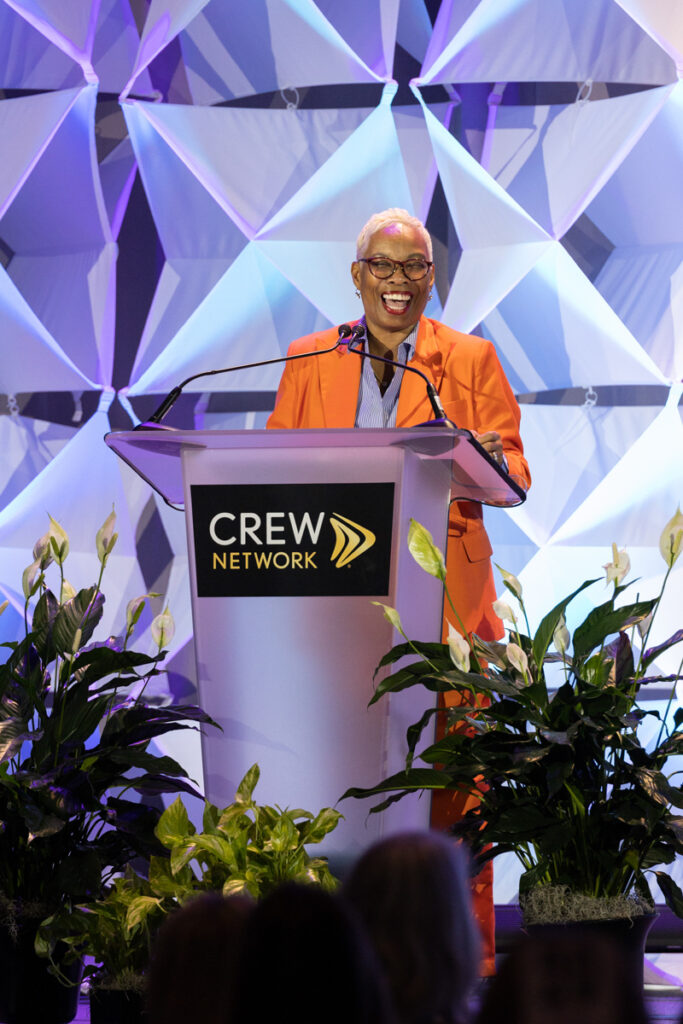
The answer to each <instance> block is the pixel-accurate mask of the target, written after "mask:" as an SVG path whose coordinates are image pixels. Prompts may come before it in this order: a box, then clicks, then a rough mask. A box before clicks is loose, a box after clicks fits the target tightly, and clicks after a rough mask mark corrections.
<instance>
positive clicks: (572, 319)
mask: <svg viewBox="0 0 683 1024" xmlns="http://www.w3.org/2000/svg"><path fill="white" fill-rule="evenodd" d="M682 67H683V14H682V13H681V9H680V7H679V6H677V5H675V4H672V3H671V0H444V2H443V3H441V4H440V5H439V4H438V3H434V2H429V0H400V2H399V0H345V2H344V3H339V2H334V0H318V2H317V3H314V2H313V0H247V2H240V3H237V2H234V0H74V2H73V3H68V4H65V3H64V2H63V0H0V90H2V91H1V92H0V139H1V140H2V142H1V143H0V152H1V154H2V158H1V159H0V413H1V414H2V415H0V508H1V509H2V511H1V512H0V566H1V571H0V601H2V600H3V599H4V598H8V599H9V602H10V607H9V608H8V610H7V611H6V613H5V614H4V616H3V617H2V618H1V619H0V639H7V638H8V637H15V636H17V635H18V634H19V632H20V630H21V628H22V607H23V598H22V594H21V574H22V571H23V569H24V568H25V566H26V565H27V564H28V563H29V562H30V561H31V560H32V556H31V548H32V545H33V542H34V541H35V539H36V538H37V537H38V536H39V535H41V534H42V533H44V532H45V530H46V527H47V513H48V512H49V513H51V514H52V515H53V516H55V517H56V518H57V519H58V520H59V521H60V522H61V523H62V524H63V525H64V526H65V527H66V529H67V530H68V531H69V533H70V535H71V540H72V552H73V553H72V555H71V556H70V559H69V562H68V575H69V578H70V579H71V580H72V581H73V582H74V583H75V584H78V585H85V584H86V583H87V582H90V581H91V580H92V579H93V577H94V575H95V572H96V567H95V565H94V557H93V549H94V535H95V531H96V529H97V527H98V526H99V524H100V523H101V522H102V520H103V519H104V518H105V517H106V515H107V514H108V513H109V511H110V510H111V507H112V504H114V505H115V507H116V512H117V515H118V529H119V534H120V537H119V542H118V545H117V548H116V550H115V553H114V556H113V557H112V560H111V565H110V567H109V569H108V572H107V575H106V577H105V586H104V589H105V592H106V594H107V606H106V613H105V618H106V623H105V628H106V629H107V630H110V631H116V630H118V629H120V627H121V622H122V616H123V615H124V612H125V605H126V602H127V600H128V599H129V598H131V597H133V596H135V595H137V594H141V593H144V592H147V591H157V592H159V593H160V595H161V596H160V597H159V598H157V599H155V601H154V602H153V603H154V605H155V610H157V609H158V608H159V607H161V606H162V605H166V604H167V603H168V604H169V605H170V608H171V610H172V612H173V615H174V616H175V619H176V623H177V631H176V634H175V638H174V641H173V644H172V657H171V661H170V671H169V673H168V675H167V676H165V677H164V678H163V680H162V681H160V683H159V686H158V692H159V695H160V696H166V697H168V698H170V699H174V700H180V699H186V698H187V697H190V696H191V695H192V694H193V692H194V688H195V682H194V665H193V656H192V628H191V622H190V610H189V598H188V577H187V564H186V554H185V537H184V527H183V519H182V515H181V514H179V513H177V512H174V511H173V510H171V509H169V508H167V507H165V506H164V505H163V503H161V502H160V501H159V500H158V499H157V498H156V497H155V496H154V495H153V494H151V493H150V491H149V490H148V489H147V488H146V487H145V486H144V485H143V484H142V483H141V482H140V481H138V480H137V479H136V478H135V477H134V475H133V474H132V473H131V472H130V471H128V470H127V469H126V468H125V467H123V466H122V465H121V464H119V463H118V462H117V461H116V459H115V457H114V456H113V455H112V454H111V453H109V452H108V451H107V450H106V449H105V448H104V446H103V443H102V436H103V434H104V433H105V432H106V431H107V430H108V429H109V428H110V426H114V427H127V426H130V425H131V424H133V423H136V422H137V421H138V420H139V419H140V418H144V417H145V415H146V414H149V412H150V411H151V409H152V408H153V407H154V406H155V405H156V403H157V401H158V399H159V396H160V395H162V394H163V393H165V392H166V391H168V390H169V389H170V388H171V387H172V386H173V385H174V384H176V383H177V382H178V381H179V380H180V379H181V378H184V377H185V376H187V375H189V374H191V373H194V372H195V371H199V370H203V369H210V368H212V367H216V366H223V365H230V364H231V363H240V362H244V361H247V360H256V359H267V358H269V357H273V356H277V355H278V354H281V353H284V352H285V350H286V347H287V345H288V343H289V341H290V340H291V339H292V338H294V337H296V336H298V335H300V334H304V333H307V332H310V331H313V330H316V329H317V328H324V327H326V326H328V325H329V324H332V323H337V322H340V321H345V320H350V319H352V318H354V317H356V316H358V315H359V314H360V312H361V309H360V305H359V303H358V300H357V299H356V298H355V297H354V291H353V287H352V284H351V279H350V276H349V264H350V262H351V260H352V258H353V254H354V240H355V237H356V234H357V232H358V230H359V228H360V227H361V225H362V224H363V223H364V221H365V220H366V218H367V217H368V216H369V215H370V214H372V213H373V212H375V211H377V210H380V209H383V208H385V207H388V206H403V207H406V208H407V209H409V210H411V211H413V212H414V213H415V214H417V215H418V216H419V217H421V218H423V219H424V220H425V221H426V223H427V225H428V227H429V228H430V230H431V232H432V234H433V236H434V240H435V259H436V261H437V287H436V288H435V289H434V296H433V299H432V301H431V302H430V305H429V307H428V310H427V312H428V314H429V315H430V316H434V317H437V318H439V319H441V320H444V321H445V322H446V323H448V324H450V325H452V326H453V327H456V328H459V329H461V330H465V331H474V332H476V333H479V334H481V335H483V336H486V337H489V338H492V339H493V341H494V342H495V344H496V346H497V349H498V352H499V354H500V357H501V360H502V362H503V365H504V366H505V369H506V371H507V373H508V376H509V378H510V381H511V382H512V385H513V387H514V389H515V391H516V392H517V394H518V395H519V399H520V402H521V403H522V409H523V419H522V431H523V436H524V441H525V445H526V448H527V452H528V456H529V462H530V464H531V467H532V473H533V476H534V480H535V485H534V488H533V490H532V492H531V494H530V497H529V500H528V502H527V503H526V505H525V506H524V507H523V508H521V509H519V510H516V511H512V512H504V511H498V512H491V513H490V514H489V515H488V519H487V522H488V526H489V531H490V533H491V536H492V539H493V542H494V547H495V552H496V555H495V557H496V561H497V562H499V563H500V564H502V565H503V566H505V567H506V568H507V569H509V570H511V571H513V572H516V573H517V574H518V575H519V576H520V578H521V580H522V582H523V584H524V588H525V593H526V595H527V596H528V601H529V605H530V609H531V613H532V615H533V616H536V615H537V614H539V613H540V612H541V611H542V610H545V609H547V607H548V606H549V605H550V604H552V603H553V602H554V600H555V599H556V598H558V597H559V596H560V595H562V594H563V593H564V592H567V591H569V590H570V589H572V588H573V587H574V586H575V585H576V584H577V583H578V582H580V581H581V580H582V579H584V578H585V577H586V576H594V575H599V574H600V572H601V568H600V567H601V565H602V564H603V563H605V562H607V561H608V560H609V558H610V545H611V543H612V542H613V541H616V542H617V543H618V544H619V546H620V547H626V548H627V549H628V551H629V554H630V557H631V561H632V564H633V570H634V575H636V576H638V577H639V578H640V582H639V583H638V584H637V590H638V591H639V592H640V594H641V595H645V594H648V595H649V594H652V593H653V592H654V591H655V590H656V588H657V586H658V582H659V581H660V579H661V576H662V568H663V563H662V561H661V559H660V555H659V553H658V550H657V542H658V537H659V533H660V530H661V527H662V526H663V524H664V523H665V521H666V520H668V519H669V517H670V516H671V515H672V514H673V512H674V511H675V509H676V505H677V504H678V503H679V502H680V501H681V499H682V498H683V445H682V439H683V430H682V426H681V383H680V380H681V376H682V370H683V262H682V256H683V188H682V187H681V182H683V85H682V84H681V82H680V81H679V77H680V73H681V68H682ZM278 377H279V374H278V371H277V369H270V370H262V371H258V372H255V373H244V374H241V375H239V374H233V375H226V376H224V377H218V378H213V379H212V383H211V390H210V391H207V390H206V388H205V385H204V384H201V383H199V384H197V385H196V386H194V387H193V388H191V389H190V391H191V393H190V394H189V396H188V397H186V398H185V399H184V400H183V401H181V402H180V403H179V404H178V406H177V408H176V409H175V410H174V414H173V417H172V418H171V422H173V423H176V424H177V425H185V426H192V425H196V426H204V427H230V428H237V427H239V428H246V429H248V428H250V427H261V426H263V424H264V422H265V418H266V416H267V412H268V410H269V409H270V408H271V407H272V404H273V398H274V391H275V388H276V386H277V382H278ZM682 563H683V560H682ZM682 582H683V564H681V565H680V566H679V568H678V571H677V573H676V574H675V575H674V578H672V580H671V591H670V600H669V602H668V604H667V607H666V612H665V614H664V615H662V617H661V620H660V623H659V631H658V637H657V639H661V638H663V636H664V635H668V634H669V633H670V632H672V631H673V630H674V628H676V627H678V626H680V625H681V620H680V607H681V602H680V593H681V584H682ZM599 586H601V584H600V585H599ZM677 589H678V598H679V599H678V601H676V600H675V599H674V594H675V592H676V590H677ZM579 610H580V609H579ZM148 625H149V617H147V618H146V619H144V620H143V623H142V626H143V629H144V628H146V627H148ZM148 642H149V641H148V638H147V637H146V636H144V635H143V637H142V643H143V644H145V643H148ZM254 642H255V643H257V642H258V638H257V637H255V638H254ZM672 660H673V661H674V663H673V664H672V663H669V664H663V665H662V666H661V667H662V668H663V669H671V668H672V667H673V668H675V667H676V662H675V659H672ZM664 696H665V695H664V694H663V693H657V692H656V691H655V692H653V693H652V700H653V702H654V703H657V704H659V705H661V706H663V698H664ZM293 699H296V696H295V694H293ZM165 744H166V749H168V750H169V751H170V752H172V753H174V754H176V755H177V756H179V757H180V758H181V759H182V760H184V762H185V763H186V764H187V765H188V766H189V768H190V769H191V770H193V771H194V773H195V774H196V775H197V777H199V775H200V772H201V765H200V762H199V751H198V746H197V744H196V742H195V743H192V742H188V741H187V740H186V739H183V740H182V744H183V745H182V746H181V741H176V740H174V739H173V737H171V738H169V739H168V740H166V741H165ZM349 782H350V783H353V782H354V780H353V778H352V777H350V778H349ZM280 802H281V803H282V804H286V803H287V802H288V796H287V792H286V787H285V788H283V792H282V794H281V800H280ZM679 875H680V872H679ZM679 881H680V878H679ZM514 893H515V870H514V866H512V865H510V866H507V867H506V868H504V869H502V870H499V872H498V880H497V899H498V900H499V901H507V900H508V899H511V898H512V897H513V896H514Z"/></svg>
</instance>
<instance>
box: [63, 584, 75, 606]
mask: <svg viewBox="0 0 683 1024" xmlns="http://www.w3.org/2000/svg"><path fill="white" fill-rule="evenodd" d="M75 596H76V590H75V588H74V587H72V585H71V584H70V583H69V581H68V580H64V582H63V583H62V592H61V594H60V598H59V603H60V604H64V603H65V602H66V601H71V600H73V598H74V597H75Z"/></svg>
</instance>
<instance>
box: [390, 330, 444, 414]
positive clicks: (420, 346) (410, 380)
mask: <svg viewBox="0 0 683 1024" xmlns="http://www.w3.org/2000/svg"><path fill="white" fill-rule="evenodd" d="M408 365H409V366H414V367H415V369H416V370H421V371H422V373H424V374H426V376H427V377H429V379H430V380H431V381H432V383H433V384H434V385H435V387H436V389H437V390H438V389H439V386H440V384H441V378H442V376H443V360H442V358H441V350H440V348H439V346H438V345H437V344H436V341H435V339H434V331H433V328H432V325H431V324H430V322H429V321H428V320H427V319H426V318H425V317H422V319H421V320H420V326H419V329H418V332H417V340H416V342H415V353H414V355H413V358H412V359H411V360H410V362H409V364H408ZM433 417H434V413H433V412H432V407H431V404H430V401H429V398H428V396H427V389H426V385H425V382H424V381H423V380H421V378H420V377H418V375H417V374H416V373H406V372H405V371H404V373H403V380H402V382H401V391H400V394H399V396H398V409H397V410H396V426H397V427H408V426H414V425H415V424H416V423H424V422H426V421H427V420H431V419H433Z"/></svg>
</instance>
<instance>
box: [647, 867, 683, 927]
mask: <svg viewBox="0 0 683 1024" xmlns="http://www.w3.org/2000/svg"><path fill="white" fill-rule="evenodd" d="M654 873H655V875H656V876H657V881H658V882H659V888H660V889H661V890H662V894H663V896H664V899H665V900H666V902H667V906H669V907H670V908H671V910H673V912H674V914H676V915H677V916H678V917H683V892H681V890H680V888H679V887H678V886H677V885H676V883H675V882H674V880H673V878H672V877H671V875H667V874H666V872H664V871H655V872H654Z"/></svg>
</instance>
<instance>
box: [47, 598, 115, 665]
mask: <svg viewBox="0 0 683 1024" xmlns="http://www.w3.org/2000/svg"><path fill="white" fill-rule="evenodd" d="M103 610H104V594H102V593H101V592H100V591H99V590H97V589H96V588H95V587H90V588H89V589H88V590H80V591H79V592H78V594H76V596H75V597H72V598H71V600H69V601H67V602H66V603H65V604H63V605H62V606H61V607H60V609H59V611H58V612H57V614H56V616H55V619H54V623H53V633H52V638H53V641H54V644H55V647H56V649H57V650H58V651H60V652H61V653H62V654H70V653H71V651H72V650H73V646H74V637H75V636H76V632H77V631H78V630H79V629H80V630H81V641H80V645H81V646H82V647H84V646H85V645H86V644H87V643H88V641H89V640H90V638H91V636H92V635H93V633H94V631H95V627H96V626H97V624H98V623H99V621H100V619H101V618H102V612H103Z"/></svg>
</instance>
